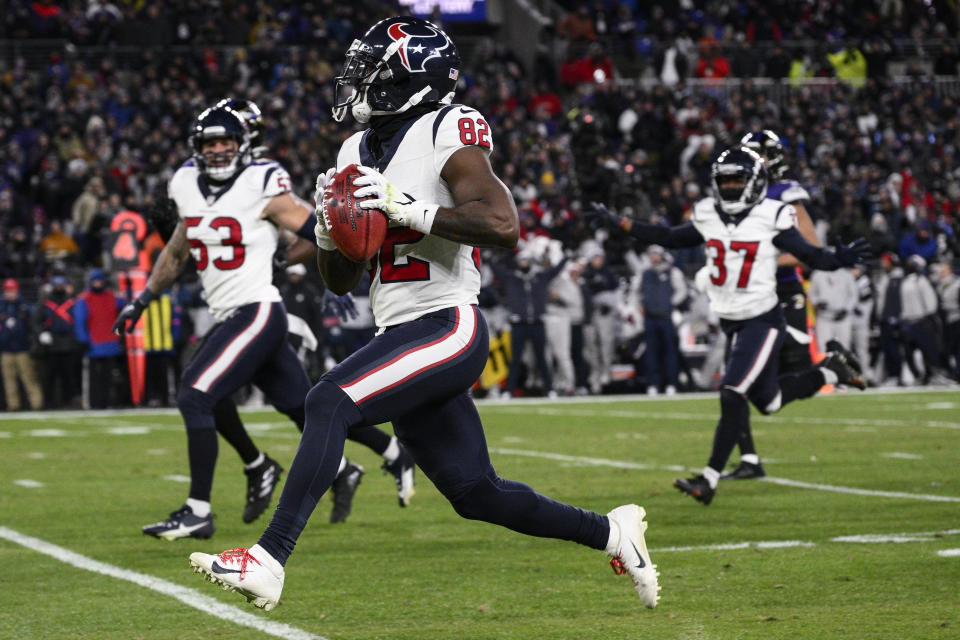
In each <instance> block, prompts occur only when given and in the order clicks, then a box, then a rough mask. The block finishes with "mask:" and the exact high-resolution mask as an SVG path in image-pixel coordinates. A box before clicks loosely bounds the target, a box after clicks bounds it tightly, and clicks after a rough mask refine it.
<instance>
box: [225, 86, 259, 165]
mask: <svg viewBox="0 0 960 640" xmlns="http://www.w3.org/2000/svg"><path fill="white" fill-rule="evenodd" d="M217 106H218V107H230V108H231V109H233V110H234V111H236V112H237V113H239V114H240V115H241V116H242V117H243V119H244V121H245V122H246V123H247V128H248V129H250V146H251V147H252V151H253V157H255V158H259V157H260V156H262V155H263V154H264V153H265V152H266V150H267V136H266V133H265V131H266V126H265V125H264V123H263V114H262V113H260V107H258V106H257V103H256V102H254V101H253V100H245V99H243V98H224V99H223V100H221V101H220V102H218V103H217Z"/></svg>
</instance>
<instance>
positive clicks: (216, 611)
mask: <svg viewBox="0 0 960 640" xmlns="http://www.w3.org/2000/svg"><path fill="white" fill-rule="evenodd" d="M0 538H3V539H5V540H8V541H10V542H13V543H15V544H19V545H20V546H23V547H26V548H27V549H29V550H30V551H36V552H37V553H42V554H43V555H46V556H50V557H51V558H54V559H55V560H59V561H60V562H63V563H65V564H68V565H70V566H73V567H76V568H77V569H83V570H84V571H92V572H93V573H99V574H102V575H105V576H109V577H111V578H116V579H118V580H126V581H127V582H132V583H133V584H135V585H138V586H141V587H145V588H147V589H151V590H152V591H156V592H157V593H162V594H163V595H167V596H170V597H171V598H174V599H176V600H179V601H180V602H182V603H183V604H185V605H187V606H190V607H193V608H194V609H198V610H199V611H202V612H203V613H206V614H209V615H211V616H213V617H215V618H219V619H220V620H223V621H225V622H232V623H233V624H238V625H240V626H243V627H249V628H251V629H255V630H257V631H261V632H263V633H265V634H267V635H270V636H273V637H275V638H283V639H284V640H327V638H324V637H323V636H318V635H314V634H312V633H309V632H307V631H304V630H303V629H298V628H297V627H292V626H290V625H288V624H283V623H281V622H274V621H272V620H265V619H263V618H260V617H258V616H255V615H253V614H251V613H248V612H247V611H244V610H242V609H239V608H237V607H234V606H232V605H228V604H223V603H222V602H220V601H219V600H215V599H214V598H211V597H210V596H207V595H204V594H202V593H200V592H199V591H196V590H195V589H190V588H188V587H183V586H181V585H179V584H176V583H174V582H169V581H168V580H163V579H161V578H157V577H154V576H151V575H147V574H145V573H138V572H136V571H130V570H128V569H123V568H121V567H116V566H114V565H111V564H106V563H105V562H100V561H98V560H94V559H92V558H88V557H86V556H82V555H80V554H79V553H75V552H73V551H70V550H69V549H65V548H63V547H59V546H57V545H55V544H52V543H50V542H47V541H46V540H41V539H39V538H34V537H32V536H28V535H24V534H22V533H20V532H18V531H14V530H13V529H8V528H7V527H0ZM184 560H185V558H184ZM186 564H187V563H186V562H184V572H186V569H187V567H186Z"/></svg>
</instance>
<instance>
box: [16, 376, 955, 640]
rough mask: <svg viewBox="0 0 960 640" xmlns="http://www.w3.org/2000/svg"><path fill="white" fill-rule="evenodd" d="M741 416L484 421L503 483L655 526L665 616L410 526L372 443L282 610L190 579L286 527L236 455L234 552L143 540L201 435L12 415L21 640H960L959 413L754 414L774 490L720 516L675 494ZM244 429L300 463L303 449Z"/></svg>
mask: <svg viewBox="0 0 960 640" xmlns="http://www.w3.org/2000/svg"><path fill="white" fill-rule="evenodd" d="M717 404H718V403H717V400H716V398H715V397H698V398H678V399H672V400H650V401H647V400H627V401H624V400H617V401H613V400H606V401H603V402H589V403H587V402H582V403H566V402H557V401H554V402H550V403H542V404H527V403H520V402H515V403H511V404H506V405H503V404H501V405H484V406H482V407H481V414H482V416H483V418H484V423H485V425H486V430H487V438H488V443H489V446H490V448H491V452H492V453H491V455H492V457H493V461H494V464H495V465H496V467H497V470H498V471H499V472H500V474H501V475H503V476H506V477H509V478H512V479H516V480H522V481H525V482H528V483H529V484H531V485H533V486H534V487H535V488H536V489H538V490H540V491H541V492H543V493H546V494H547V495H550V496H552V497H555V498H557V499H560V500H563V501H566V502H570V503H573V504H576V505H578V506H582V507H586V508H590V509H594V510H597V511H601V512H606V511H608V510H609V509H611V508H613V507H615V506H617V505H619V504H622V503H625V502H637V503H639V504H641V505H643V506H645V507H646V509H647V514H648V515H647V519H648V521H649V522H650V528H649V530H648V532H647V543H648V545H649V546H650V548H651V555H652V556H653V560H654V562H656V563H658V564H659V567H660V572H661V575H660V583H661V585H662V587H663V591H662V593H661V595H662V600H661V602H660V606H659V607H657V608H656V609H654V610H647V609H644V608H643V607H642V606H641V605H640V603H639V600H638V598H637V596H636V593H635V592H634V590H633V587H632V585H631V584H630V582H629V580H628V579H627V578H626V577H625V576H615V575H614V574H613V572H612V571H611V570H610V567H609V565H608V564H607V559H606V557H605V556H604V554H603V553H602V552H598V551H594V550H592V549H587V548H585V547H580V546H578V545H575V544H573V543H566V542H559V541H552V540H539V539H533V538H528V537H525V536H520V535H518V534H515V533H512V532H510V531H506V530H502V529H499V528H497V527H494V526H491V525H487V524H480V523H476V522H468V521H465V520H462V519H460V518H459V517H458V516H457V515H456V514H455V513H454V512H453V510H452V509H451V508H450V507H449V505H448V504H447V503H446V501H445V500H444V499H443V498H442V497H440V495H439V494H438V493H437V491H436V490H435V489H434V488H433V487H432V486H429V485H428V483H427V482H426V481H425V480H421V482H420V483H419V484H418V487H417V488H418V492H417V495H416V497H415V498H414V501H413V504H412V505H411V506H410V507H409V508H407V509H399V508H398V507H397V504H396V497H395V494H394V487H393V483H392V478H390V477H388V476H382V475H381V472H380V470H379V460H378V459H376V458H375V456H374V455H373V454H372V453H370V452H369V451H368V450H366V449H363V448H361V447H359V446H357V445H355V444H353V443H349V444H348V449H347V454H348V456H350V457H351V458H352V459H355V460H357V461H359V462H360V463H361V464H363V465H364V466H365V467H366V469H367V474H366V476H365V477H364V479H363V483H362V484H361V486H360V489H359V491H358V493H357V498H356V501H355V503H354V510H353V513H352V515H351V516H350V519H349V520H348V522H347V523H345V524H341V525H330V524H328V523H327V518H328V515H329V510H330V503H329V499H327V498H324V500H323V501H321V503H320V505H319V506H318V509H317V512H316V513H315V515H314V518H313V520H312V521H311V523H310V525H309V526H308V527H307V530H306V531H305V532H304V535H303V537H302V538H301V540H300V544H299V545H298V547H297V550H296V552H295V553H294V555H293V556H292V558H291V560H290V562H289V564H288V566H287V575H286V586H285V589H284V597H283V602H282V605H281V606H280V607H278V608H277V609H276V610H275V611H273V612H272V613H270V614H266V613H264V612H262V611H260V610H258V609H255V608H253V607H251V606H249V605H247V604H246V602H245V601H244V600H243V599H242V598H240V597H239V596H237V595H236V594H232V593H225V592H223V591H220V590H219V589H217V588H216V587H214V586H213V585H211V584H209V583H207V582H204V581H203V580H201V579H200V577H199V576H197V575H195V574H193V573H191V572H190V569H189V567H188V563H187V556H188V555H189V553H190V552H191V551H207V552H219V551H222V550H223V549H226V548H229V547H234V546H248V545H250V544H253V543H254V542H255V541H256V539H257V537H258V536H259V534H260V532H261V530H262V528H263V527H264V526H266V517H263V518H261V519H260V520H259V521H257V522H256V523H254V524H252V525H244V524H243V523H242V521H241V519H240V513H241V510H242V508H243V497H244V488H245V484H244V482H245V481H244V476H243V475H242V473H241V465H240V462H239V460H238V458H237V457H236V455H235V454H234V453H233V452H232V451H231V450H229V449H228V448H226V446H225V445H221V450H220V452H221V457H220V463H219V465H218V468H217V478H216V483H215V486H214V498H213V505H214V512H215V514H216V516H217V519H216V523H217V527H218V530H217V534H216V535H215V536H214V537H213V538H212V539H211V540H200V541H191V540H181V541H177V542H163V541H160V540H156V539H153V538H147V537H145V536H143V535H142V534H141V533H140V527H141V525H143V524H146V523H149V522H154V521H156V520H159V519H162V517H165V516H166V514H167V513H168V512H170V511H172V510H173V509H175V508H176V507H178V506H179V505H180V504H181V503H182V501H183V499H184V498H185V496H186V490H187V485H186V484H185V483H184V480H185V476H186V475H187V474H188V473H189V471H188V470H187V460H186V453H185V442H186V440H185V437H184V433H183V427H182V425H181V422H180V418H179V416H178V415H176V414H164V415H158V414H156V413H153V414H147V413H133V412H130V413H116V414H110V415H99V416H93V415H86V416H82V415H80V414H48V415H44V416H14V415H6V416H0V489H2V490H0V562H2V563H3V570H2V574H0V575H2V579H0V638H3V639H25V638H30V639H33V638H57V639H60V638H71V639H72V638H84V639H103V638H144V639H146V638H150V639H169V638H184V639H187V638H189V639H204V640H208V639H211V638H231V639H232V638H267V637H271V636H273V637H282V638H309V637H321V638H330V639H335V640H348V639H373V638H382V639H390V640H394V639H411V640H414V639H416V640H429V639H440V638H444V639H446V638H451V639H457V640H468V639H474V638H477V639H486V638H511V639H528V638H529V639H553V638H568V639H577V640H579V639H586V638H595V639H598V640H611V639H618V638H628V639H634V638H637V639H639V638H685V639H698V640H699V639H717V640H719V639H723V640H729V639H736V638H745V639H746V638H757V639H761V638H762V639H764V640H767V639H771V638H790V639H795V638H817V639H818V640H821V639H822V640H826V639H830V640H834V639H842V638H849V639H857V640H860V639H865V638H869V639H879V638H890V639H894V638H895V639H897V640H901V639H904V638H907V639H937V638H943V639H956V638H960V555H958V554H960V469H958V467H960V393H958V392H956V391H953V392H935V393H899V394H835V395H832V396H825V397H820V398H816V399H814V400H810V401H807V402H798V403H796V404H794V405H791V406H790V407H788V408H787V409H785V410H784V411H783V412H782V413H781V414H779V415H778V416H774V417H769V418H763V417H760V416H757V415H754V416H753V419H754V423H753V424H754V428H755V433H756V440H757V443H758V447H759V449H760V452H761V454H762V455H764V456H765V457H766V458H767V459H769V462H767V463H766V468H767V472H768V473H769V474H770V477H769V478H767V479H764V480H763V481H757V480H754V481H738V482H733V481H730V482H725V483H723V484H721V487H720V492H719V493H718V495H717V497H716V499H715V500H714V502H713V504H712V505H711V506H710V507H703V506H701V505H700V504H698V503H695V502H694V501H693V500H691V499H690V498H688V497H686V496H683V495H681V494H680V493H679V492H677V491H676V490H675V489H673V488H672V487H671V481H672V480H673V478H674V477H676V476H678V475H684V474H685V473H687V471H686V470H685V469H691V470H692V469H698V468H700V467H701V466H702V465H703V463H704V462H705V460H706V458H707V455H708V453H709V448H710V444H711V442H712V437H713V426H714V424H715V421H716V411H717V408H718V407H717ZM244 417H245V420H246V421H247V423H248V425H249V426H250V428H251V430H252V431H253V432H254V436H255V439H256V440H257V442H258V443H259V444H260V445H261V446H262V447H263V448H264V449H265V450H266V451H268V452H269V453H270V454H271V455H272V456H274V457H276V458H277V459H278V460H280V461H281V463H282V464H284V466H285V467H288V466H289V462H290V460H291V459H292V457H293V454H294V451H295V447H296V443H297V433H296V430H295V429H294V427H293V426H292V425H291V424H289V423H287V422H285V421H284V419H283V418H282V417H281V416H280V415H279V414H275V413H273V412H257V413H247V414H245V415H244ZM735 459H736V454H734V460H735ZM684 468H685V469H684ZM178 476H179V477H178ZM418 479H419V477H418ZM34 539H37V540H41V541H43V542H42V543H40V542H37V540H34ZM951 550H952V551H951ZM68 552H72V554H76V555H71V554H70V553H68ZM98 570H99V571H100V572H97V571H98ZM134 572H135V573H134ZM123 578H127V579H123ZM224 605H225V606H224ZM197 607H199V608H197ZM238 621H239V622H240V623H242V624H238Z"/></svg>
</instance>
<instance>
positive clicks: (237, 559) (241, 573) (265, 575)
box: [190, 544, 283, 611]
mask: <svg viewBox="0 0 960 640" xmlns="http://www.w3.org/2000/svg"><path fill="white" fill-rule="evenodd" d="M190 565H191V566H192V567H193V570H194V571H195V572H197V573H202V574H204V575H205V577H206V579H207V580H209V581H210V582H214V583H216V584H219V585H221V586H222V587H223V588H224V589H225V590H227V591H236V592H238V593H239V594H240V595H242V596H244V597H245V598H246V599H247V602H253V605H254V606H256V607H260V608H261V609H265V610H267V611H270V610H271V609H273V608H274V607H276V606H277V605H278V604H279V603H280V592H281V591H283V566H281V565H280V563H279V562H277V561H276V560H275V559H274V558H273V556H271V555H270V554H269V553H267V552H266V550H265V549H264V548H263V547H261V546H260V545H258V544H255V545H253V546H252V547H250V549H245V548H243V547H239V548H237V549H228V550H226V551H224V552H223V553H220V554H217V555H210V554H208V553H199V552H197V553H191V554H190Z"/></svg>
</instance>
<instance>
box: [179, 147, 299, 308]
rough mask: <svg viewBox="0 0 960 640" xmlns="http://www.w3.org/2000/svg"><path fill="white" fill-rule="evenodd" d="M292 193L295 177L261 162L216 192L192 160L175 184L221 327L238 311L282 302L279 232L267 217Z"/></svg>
mask: <svg viewBox="0 0 960 640" xmlns="http://www.w3.org/2000/svg"><path fill="white" fill-rule="evenodd" d="M288 191H290V176H289V175H288V174H287V172H286V170H285V169H284V168H283V167H282V166H280V165H279V164H278V163H276V162H273V161H269V160H260V161H256V162H254V163H252V164H250V165H249V166H247V167H246V168H245V169H244V170H243V171H241V172H240V173H238V174H236V175H235V176H234V177H233V178H232V179H231V180H228V181H227V182H226V183H225V184H224V185H223V186H221V187H220V188H219V189H218V190H214V189H213V188H212V186H211V184H210V183H209V182H208V181H207V180H206V178H205V177H204V176H203V174H202V173H201V172H200V171H199V170H198V169H197V167H196V165H195V164H194V162H193V161H192V160H188V161H187V162H185V163H184V164H183V165H182V166H181V167H180V168H179V169H178V170H177V172H176V173H175V174H174V175H173V178H171V179H170V184H169V187H168V192H169V195H170V197H171V198H173V199H174V200H175V201H176V203H177V209H178V211H179V213H180V219H181V221H182V223H183V225H184V227H185V228H186V232H187V241H188V242H189V243H190V253H191V255H192V256H193V259H194V261H196V264H197V272H198V273H199V274H200V282H201V284H202V285H203V292H204V295H205V297H206V300H207V304H208V305H209V306H210V313H211V315H213V317H214V319H215V320H217V321H218V322H222V321H223V320H225V319H226V318H228V317H229V316H230V315H231V314H232V313H233V312H234V311H235V310H236V309H237V308H238V307H242V306H243V305H246V304H251V303H255V302H276V301H279V300H280V292H279V291H278V290H277V288H276V287H274V286H273V254H274V251H276V249H277V235H278V234H277V228H276V226H274V224H273V223H272V222H270V221H269V220H266V219H264V218H263V217H262V214H263V210H264V208H265V207H266V206H267V203H268V202H270V200H271V199H272V198H273V197H274V196H277V195H280V194H282V193H286V192H288Z"/></svg>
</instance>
